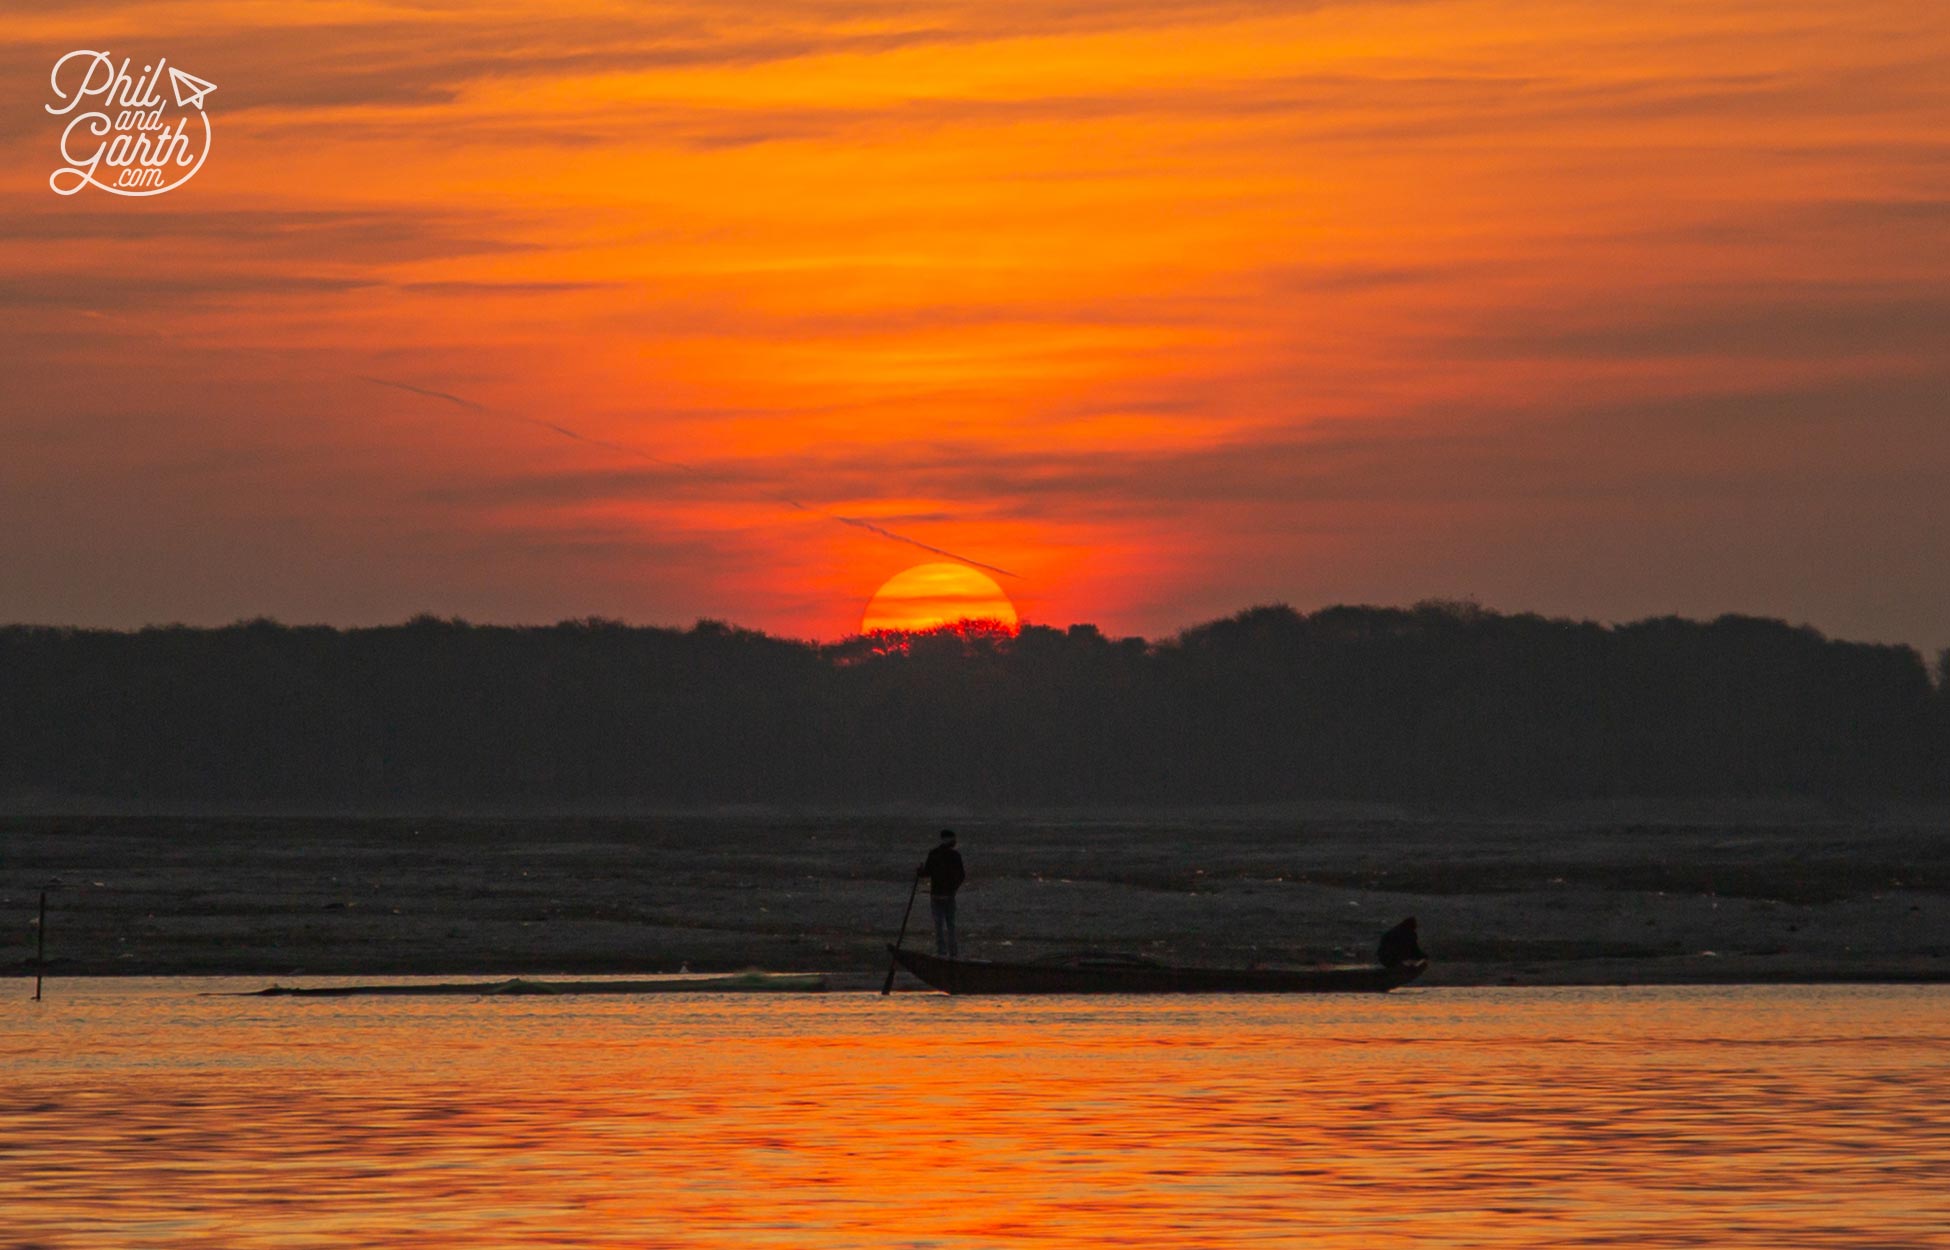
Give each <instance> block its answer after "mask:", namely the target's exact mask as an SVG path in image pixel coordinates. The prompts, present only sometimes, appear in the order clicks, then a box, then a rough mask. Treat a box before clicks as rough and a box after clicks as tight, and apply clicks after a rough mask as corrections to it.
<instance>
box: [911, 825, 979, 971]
mask: <svg viewBox="0 0 1950 1250" xmlns="http://www.w3.org/2000/svg"><path fill="white" fill-rule="evenodd" d="M914 875H915V876H916V877H926V878H927V879H928V907H929V908H930V909H931V910H932V911H933V912H934V953H935V954H937V955H945V956H947V957H948V958H950V959H953V958H955V957H956V956H957V955H959V954H960V953H961V951H960V948H959V947H957V946H956V945H955V891H956V890H959V889H960V888H961V883H962V882H964V881H966V880H968V872H967V870H965V869H964V868H963V867H962V866H961V852H960V851H957V850H956V849H955V831H954V830H953V829H943V830H942V831H941V842H940V845H938V846H936V847H935V848H934V849H933V850H932V851H929V852H928V859H927V862H926V863H924V864H922V865H921V866H920V868H919V869H917V870H916V871H915V873H914Z"/></svg>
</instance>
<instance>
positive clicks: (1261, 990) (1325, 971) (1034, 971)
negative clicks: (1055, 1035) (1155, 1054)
mask: <svg viewBox="0 0 1950 1250" xmlns="http://www.w3.org/2000/svg"><path fill="white" fill-rule="evenodd" d="M887 949H888V950H889V951H891V952H892V953H893V956H894V958H895V959H897V960H899V961H900V965H901V967H903V968H905V969H907V970H908V971H909V972H911V973H913V974H914V975H915V976H917V977H919V978H920V979H921V980H923V981H925V982H927V983H928V984H929V985H931V986H933V987H934V988H935V989H938V990H946V991H947V992H948V993H950V994H1335V993H1370V994H1380V993H1386V992H1387V991H1389V990H1392V989H1394V988H1395V987H1396V986H1398V985H1406V984H1408V983H1409V982H1410V981H1413V980H1414V979H1415V978H1416V977H1419V976H1421V975H1422V971H1423V969H1425V968H1427V967H1428V966H1429V965H1428V962H1427V961H1426V960H1424V961H1421V962H1419V963H1413V964H1404V965H1402V966H1401V967H1398V968H1384V967H1382V966H1381V965H1380V964H1353V965H1329V966H1322V967H1318V968H1173V967H1169V966H1167V965H1165V964H1160V963H1154V962H1152V961H1151V960H1148V959H1142V958H1138V957H1135V956H1129V955H1097V954H1090V955H1073V956H1068V957H1064V958H1060V959H1055V960H1044V961H1040V962H1036V963H995V962H991V961H989V960H986V959H944V958H942V957H940V956H938V955H926V954H923V953H921V952H920V951H914V950H901V949H899V948H897V947H894V946H889V947H888V948H887Z"/></svg>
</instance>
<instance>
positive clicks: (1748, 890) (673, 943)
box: [0, 808, 1950, 989]
mask: <svg viewBox="0 0 1950 1250" xmlns="http://www.w3.org/2000/svg"><path fill="white" fill-rule="evenodd" d="M1657 815H1658V814H1657V813H1645V812H1638V813H1632V814H1631V818H1630V819H1620V818H1618V817H1616V816H1615V815H1603V816H1592V815H1589V814H1583V813H1570V814H1562V813H1559V814H1551V815H1544V816H1525V817H1514V816H1504V815H1498V816H1467V815H1462V816H1458V815H1446V816H1445V815H1421V814H1416V813H1405V812H1387V811H1373V810H1360V809H1325V808H1323V809H1321V810H1319V811H1315V812H1297V813H1279V814H1272V813H1254V814H1245V815H1241V814H1226V813H1207V814H1199V815H1190V816H1174V817H1164V818H1145V819H1119V818H1114V817H1096V818H1076V817H1064V818H1061V819H1056V818H1047V817H1046V818H1022V819H980V820H978V819H969V818H962V819H959V820H957V821H956V822H955V823H956V827H957V828H958V829H959V830H960V831H961V834H962V847H963V851H964V854H965V855H966V856H967V859H968V863H969V871H970V881H969V885H968V887H967V889H966V890H965V892H964V894H963V895H962V899H961V923H962V932H963V946H964V953H966V954H969V955H974V956H987V957H992V958H998V959H1019V958H1035V957H1037V956H1040V955H1043V954H1049V953H1053V952H1057V951H1063V950H1075V949H1080V948H1102V949H1111V950H1120V951H1130V952H1135V953H1140V954H1143V955H1147V956H1149V957H1151V958H1154V959H1159V960H1162V961H1165V962H1175V963H1188V964H1213V965H1237V964H1248V963H1253V962H1261V963H1267V964H1281V963H1292V964H1305V963H1312V962H1316V961H1321V960H1331V961H1344V960H1349V959H1362V958H1366V957H1368V955H1369V954H1370V953H1371V951H1372V948H1373V944H1374V940H1375V938H1376V937H1377V936H1378V935H1379V934H1380V933H1381V931H1382V930H1383V929H1385V928H1387V927H1388V926H1389V925H1391V924H1393V923H1394V922H1395V921H1396V920H1398V919H1400V918H1401V917H1402V916H1406V915H1415V916H1417V917H1418V918H1419V920H1420V926H1421V930H1422V934H1423V943H1424V945H1425V946H1426V947H1427V948H1428V950H1429V953H1430V955H1431V956H1432V958H1433V959H1434V961H1435V962H1434V965H1433V967H1432V968H1431V970H1430V973H1429V976H1428V977H1427V979H1426V981H1425V982H1424V983H1425V984H1430V985H1499V984H1533V985H1576V984H1615V983H1630V984H1694V983H1740V982H1825V981H1944V980H1950V934H1946V929H1945V921H1946V919H1950V830H1947V829H1946V825H1945V823H1944V822H1943V821H1942V820H1941V819H1940V818H1938V817H1937V816H1936V815H1934V814H1929V813H1924V814H1912V815H1909V816H1884V817H1879V818H1875V819H1870V818H1848V819H1844V818H1838V817H1829V816H1824V815H1822V814H1820V813H1815V814H1809V813H1805V812H1794V813H1788V814H1785V815H1779V814H1775V815H1763V816H1762V817H1751V816H1748V817H1744V818H1742V819H1725V818H1720V817H1717V816H1715V815H1714V814H1710V813H1709V814H1706V815H1704V816H1700V815H1687V814H1677V815H1672V816H1669V818H1668V819H1666V820H1664V821H1661V820H1659V819H1657ZM937 823H938V821H931V820H922V819H895V818H891V817H867V818H859V817H854V818H833V817H786V816H775V815H764V816H759V815H750V814H747V815H726V816H696V815H692V816H685V817H644V818H641V819H587V818H571V817H540V816H524V817H518V818H517V817H510V818H482V817H440V818H429V819H417V818H406V817H330V816H306V817H255V816H248V817H247V816H225V817H206V818H184V817H148V816H135V815H116V816H73V817H63V816H52V815H33V816H24V817H13V818H0V847H4V855H0V970H7V971H11V972H15V973H21V972H25V971H27V970H28V969H29V967H30V962H29V961H30V960H31V957H32V955H33V945H32V944H33V927H32V924H33V918H34V911H35V907H36V905H37V901H38V896H39V893H40V891H41V890H43V889H46V890H47V892H48V899H49V903H48V906H49V918H48V948H47V955H48V966H47V971H48V973H49V974H50V975H54V976H77V975H115V974H129V975H169V974H196V975H218V974H244V975H260V974H261V975H267V976H290V975H305V974H310V975H348V976H350V975H370V974H410V975H447V974H456V975H479V974H494V975H532V974H544V973H555V974H577V973H579V974H590V973H645V974H649V973H660V972H675V971H678V970H680V969H688V970H690V971H694V972H717V971H734V970H738V969H743V968H752V967H762V968H768V969H774V970H780V971H819V972H826V973H829V974H831V975H832V977H833V981H832V984H833V986H834V988H836V989H839V988H864V987H866V986H867V985H869V984H873V983H877V981H878V979H879V975H880V973H879V972H878V971H877V970H879V969H884V968H885V962H884V960H885V954H884V946H885V943H886V942H887V941H889V940H890V939H891V938H892V936H893V933H894V930H895V928H896V927H897V926H898V924H899V922H900V917H901V911H902V908H903V906H904V905H905V903H906V901H907V894H908V888H909V882H910V880H911V877H910V874H911V873H912V872H913V865H914V864H915V863H917V862H918V861H919V860H920V858H921V856H922V855H923V854H924V853H925V851H926V849H927V848H928V846H929V845H931V843H932V841H933V830H934V827H935V825H936V824H937ZM926 925H927V917H926V905H925V903H922V904H921V905H920V906H919V907H917V908H916V915H915V918H914V921H913V927H912V928H911V929H910V933H909V940H910V941H925V940H926V935H924V934H922V932H921V930H922V929H924V928H925V927H926Z"/></svg>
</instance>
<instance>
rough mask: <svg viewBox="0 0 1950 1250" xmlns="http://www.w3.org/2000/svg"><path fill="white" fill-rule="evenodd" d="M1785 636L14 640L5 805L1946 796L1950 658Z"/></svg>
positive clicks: (1780, 627)
mask: <svg viewBox="0 0 1950 1250" xmlns="http://www.w3.org/2000/svg"><path fill="white" fill-rule="evenodd" d="M1935 678H1936V680H1935V681H1934V682H1932V680H1931V674H1930V673H1929V672H1928V670H1927V669H1926V667H1925V665H1924V663H1923V661H1922V658H1921V657H1920V656H1919V655H1918V654H1917V653H1916V652H1915V651H1913V650H1911V649H1910V648H1907V647H1891V646H1870V645H1864V644H1859V643H1847V642H1836V641H1831V640H1828V639H1826V638H1824V637H1822V636H1821V635H1820V634H1818V633H1816V632H1815V631H1813V630H1811V629H1806V628H1797V627H1792V626H1789V625H1786V624H1783V623H1782V622H1780V621H1772V620H1761V619H1757V618H1752V617H1739V616H1727V617H1721V618H1720V619H1718V620H1715V621H1710V622H1695V621H1686V620H1680V619H1678V618H1673V617H1663V618H1657V619H1653V620H1645V621H1639V622H1635V623H1632V624H1627V625H1618V626H1604V625H1598V624H1593V623H1590V622H1576V621H1565V620H1547V619H1544V618H1542V617H1538V616H1534V615H1502V614H1498V613H1494V612H1487V611H1484V610H1482V609H1481V608H1478V607H1477V606H1475V605H1474V604H1454V603H1424V604H1418V605H1416V606H1415V607H1413V608H1409V609H1394V608H1371V607H1332V608H1326V609H1323V610H1321V611H1317V612H1313V613H1308V614H1302V613H1298V612H1295V611H1294V610H1292V609H1291V608H1288V607H1285V606H1282V605H1272V606H1262V607H1255V608H1251V609H1248V610H1247V611H1244V612H1240V613H1238V614H1236V615H1234V616H1230V617H1226V618H1224V619H1222V620H1216V621H1211V622H1208V623H1206V624H1204V625H1200V626H1197V627H1196V628H1193V629H1188V630H1185V631H1184V632H1183V633H1181V634H1179V635H1177V636H1176V637H1173V638H1170V639H1167V640H1164V641H1161V642H1157V643H1148V642H1146V641H1144V640H1143V639H1138V638H1126V639H1111V638H1107V637H1105V636H1104V634H1103V633H1102V632H1101V631H1100V630H1098V629H1097V628H1096V627H1094V626H1091V625H1075V626H1071V627H1070V628H1068V629H1052V628H1048V627H1045V626H1038V625H1030V626H1026V627H1024V628H1023V629H1022V631H1021V632H1020V633H1018V634H1015V635H1010V634H1008V633H1006V632H1002V631H999V630H996V629H992V628H982V627H956V628H949V629H943V630H937V631H930V632H926V633H920V634H905V635H883V636H875V637H871V638H851V639H847V640H845V641H843V642H839V643H835V644H831V645H824V646H822V645H818V644H814V643H807V642H797V641H791V640H787V639H780V638H774V637H770V636H768V635H765V634H762V633H757V632H754V631H751V630H744V629H738V628H736V627H733V626H730V625H727V624H724V623H722V622H716V621H700V622H698V623H697V624H696V625H695V626H694V627H692V628H691V629H688V630H677V629H658V628H637V627H632V626H627V625H624V624H621V623H619V622H616V621H607V620H601V619H594V618H592V619H588V620H580V621H565V622H563V623H561V624H559V625H554V626H548V627H537V628H507V627H500V626H477V625H469V624H467V623H466V622H464V621H459V620H449V619H441V618H438V617H432V616H421V617H416V618H414V619H413V620H411V621H408V622H407V623H406V624H404V625H398V626H389V627H385V628H378V629H352V630H336V629H327V628H288V627H285V626H282V625H278V624H276V623H274V622H271V621H265V620H256V621H246V622H240V623H238V624H236V625H231V626H228V627H225V628H222V629H189V628H184V627H181V626H168V627H161V628H153V629H143V630H138V631H134V632H126V633H125V632H112V631H101V630H79V629H51V628H39V627H26V626H16V627H11V628H5V629H0V795H6V794H11V795H15V796H21V795H54V796H58V795H71V796H100V797H112V798H131V799H142V800H147V801H151V802H157V803H185V804H188V803H206V802H207V803H234V802H254V803H285V804H292V805H313V804H345V805H377V806H383V805H389V804H416V803H455V804H458V803H479V804H492V803H503V802H508V803H516V802H521V803H575V804H603V803H609V802H622V801H630V802H646V803H673V804H689V803H717V802H750V801H771V802H786V801H819V802H834V803H845V802H875V801H889V800H920V801H929V802H944V801H945V802H972V803H1216V802H1255V801H1272V800H1282V799H1296V798H1308V797H1337V798H1399V799H1493V800H1508V799H1519V800H1520V799H1537V798H1582V797H1604V796H1623V795H1652V796H1669V795H1725V796H1738V795H1768V794H1805V795H1814V796H1820V797H1824V798H1830V799H1836V800H1859V799H1865V798H1868V799H1874V798H1900V797H1907V796H1922V795H1938V796H1940V795H1944V794H1945V793H1946V792H1950V652H1946V653H1945V655H1944V656H1942V657H1940V658H1939V660H1938V662H1937V672H1936V674H1935Z"/></svg>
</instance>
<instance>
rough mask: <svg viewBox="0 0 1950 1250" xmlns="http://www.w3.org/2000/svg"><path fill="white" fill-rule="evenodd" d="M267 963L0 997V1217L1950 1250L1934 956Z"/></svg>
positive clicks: (210, 1231)
mask: <svg viewBox="0 0 1950 1250" xmlns="http://www.w3.org/2000/svg"><path fill="white" fill-rule="evenodd" d="M261 984H262V982H261V981H260V982H249V983H245V982H216V981H186V980H127V981H115V980H102V981H64V982H56V983H54V984H53V985H52V986H51V987H50V997H49V999H48V1001H46V1002H43V1003H39V1004H35V1003H32V1002H28V1001H25V997H26V995H25V993H19V994H18V995H17V996H15V997H13V998H12V999H11V1001H7V1002H6V1003H5V1004H4V1005H3V1006H0V1081H3V1082H4V1088H3V1089H0V1246H10V1247H28V1246H33V1247H45V1248H49V1250H54V1248H62V1250H66V1248H69V1247H75V1248H79V1247H89V1248H91V1250H92V1248H95V1247H103V1248H107V1247H112V1248H114V1250H137V1248H144V1247H172V1248H173V1247H197V1248H198V1250H210V1248H226V1250H256V1248H259V1247H263V1248H267V1250H268V1248H270V1247H278V1248H280V1250H292V1248H298V1247H313V1246H318V1247H323V1246H333V1247H341V1246H374V1247H379V1246H385V1247H433V1246H439V1247H476V1246H496V1247H502V1246H506V1247H534V1246H668V1247H702V1246H741V1247H744V1246H751V1247H791V1248H793V1250H807V1248H815V1247H863V1246H915V1247H922V1246H926V1247H943V1248H955V1250H961V1248H972V1247H1008V1246H1038V1247H1043V1246H1049V1247H1085V1246H1088V1247H1105V1246H1113V1245H1115V1246H1120V1247H1127V1248H1130V1247H1171V1248H1172V1250H1186V1248H1188V1247H1204V1246H1296V1247H1298V1246H1307V1247H1363V1248H1371V1247H1381V1246H1538V1247H1542V1246H1550V1247H1559V1246H1598V1245H1603V1246H1634V1247H1656V1246H1714V1247H1726V1246H1753V1247H1770V1248H1774V1247H1791V1246H1878V1247H1888V1246H1950V989H1946V988H1942V987H1934V988H1896V987H1878V988H1871V987H1823V988H1712V989H1700V988H1685V989H1643V990H1604V989H1579V990H1514V989H1507V990H1416V989H1410V990H1406V991H1398V992H1397V993H1394V994H1391V995H1388V996H1386V997H1349V998H1338V997H1327V998H1306V997H1290V998H1239V997H1234V998H1185V999H1149V1000H1132V999H1089V998H1071V999H1049V1000H981V999H949V998H946V997H942V996H938V995H933V994H898V995H895V996H894V997H893V998H891V999H882V998H880V997H878V996H876V995H871V994H828V995H791V996H775V997H764V996H732V995H725V996H711V997H703V996H698V997H674V996H661V997H652V998H635V999H631V998H588V997H581V998H555V999H537V998H528V997H523V998H506V997H501V998H380V999H369V998H368V999H359V998H353V999H302V1000H300V999H289V998H277V999H259V998H235V997H205V996H202V994H203V992H204V991H209V990H221V989H240V988H256V987H257V986H259V985H261ZM25 988H26V985H25V983H24V982H20V981H11V982H0V989H5V990H6V992H7V993H8V994H9V995H15V994H16V991H23V990H25Z"/></svg>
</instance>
